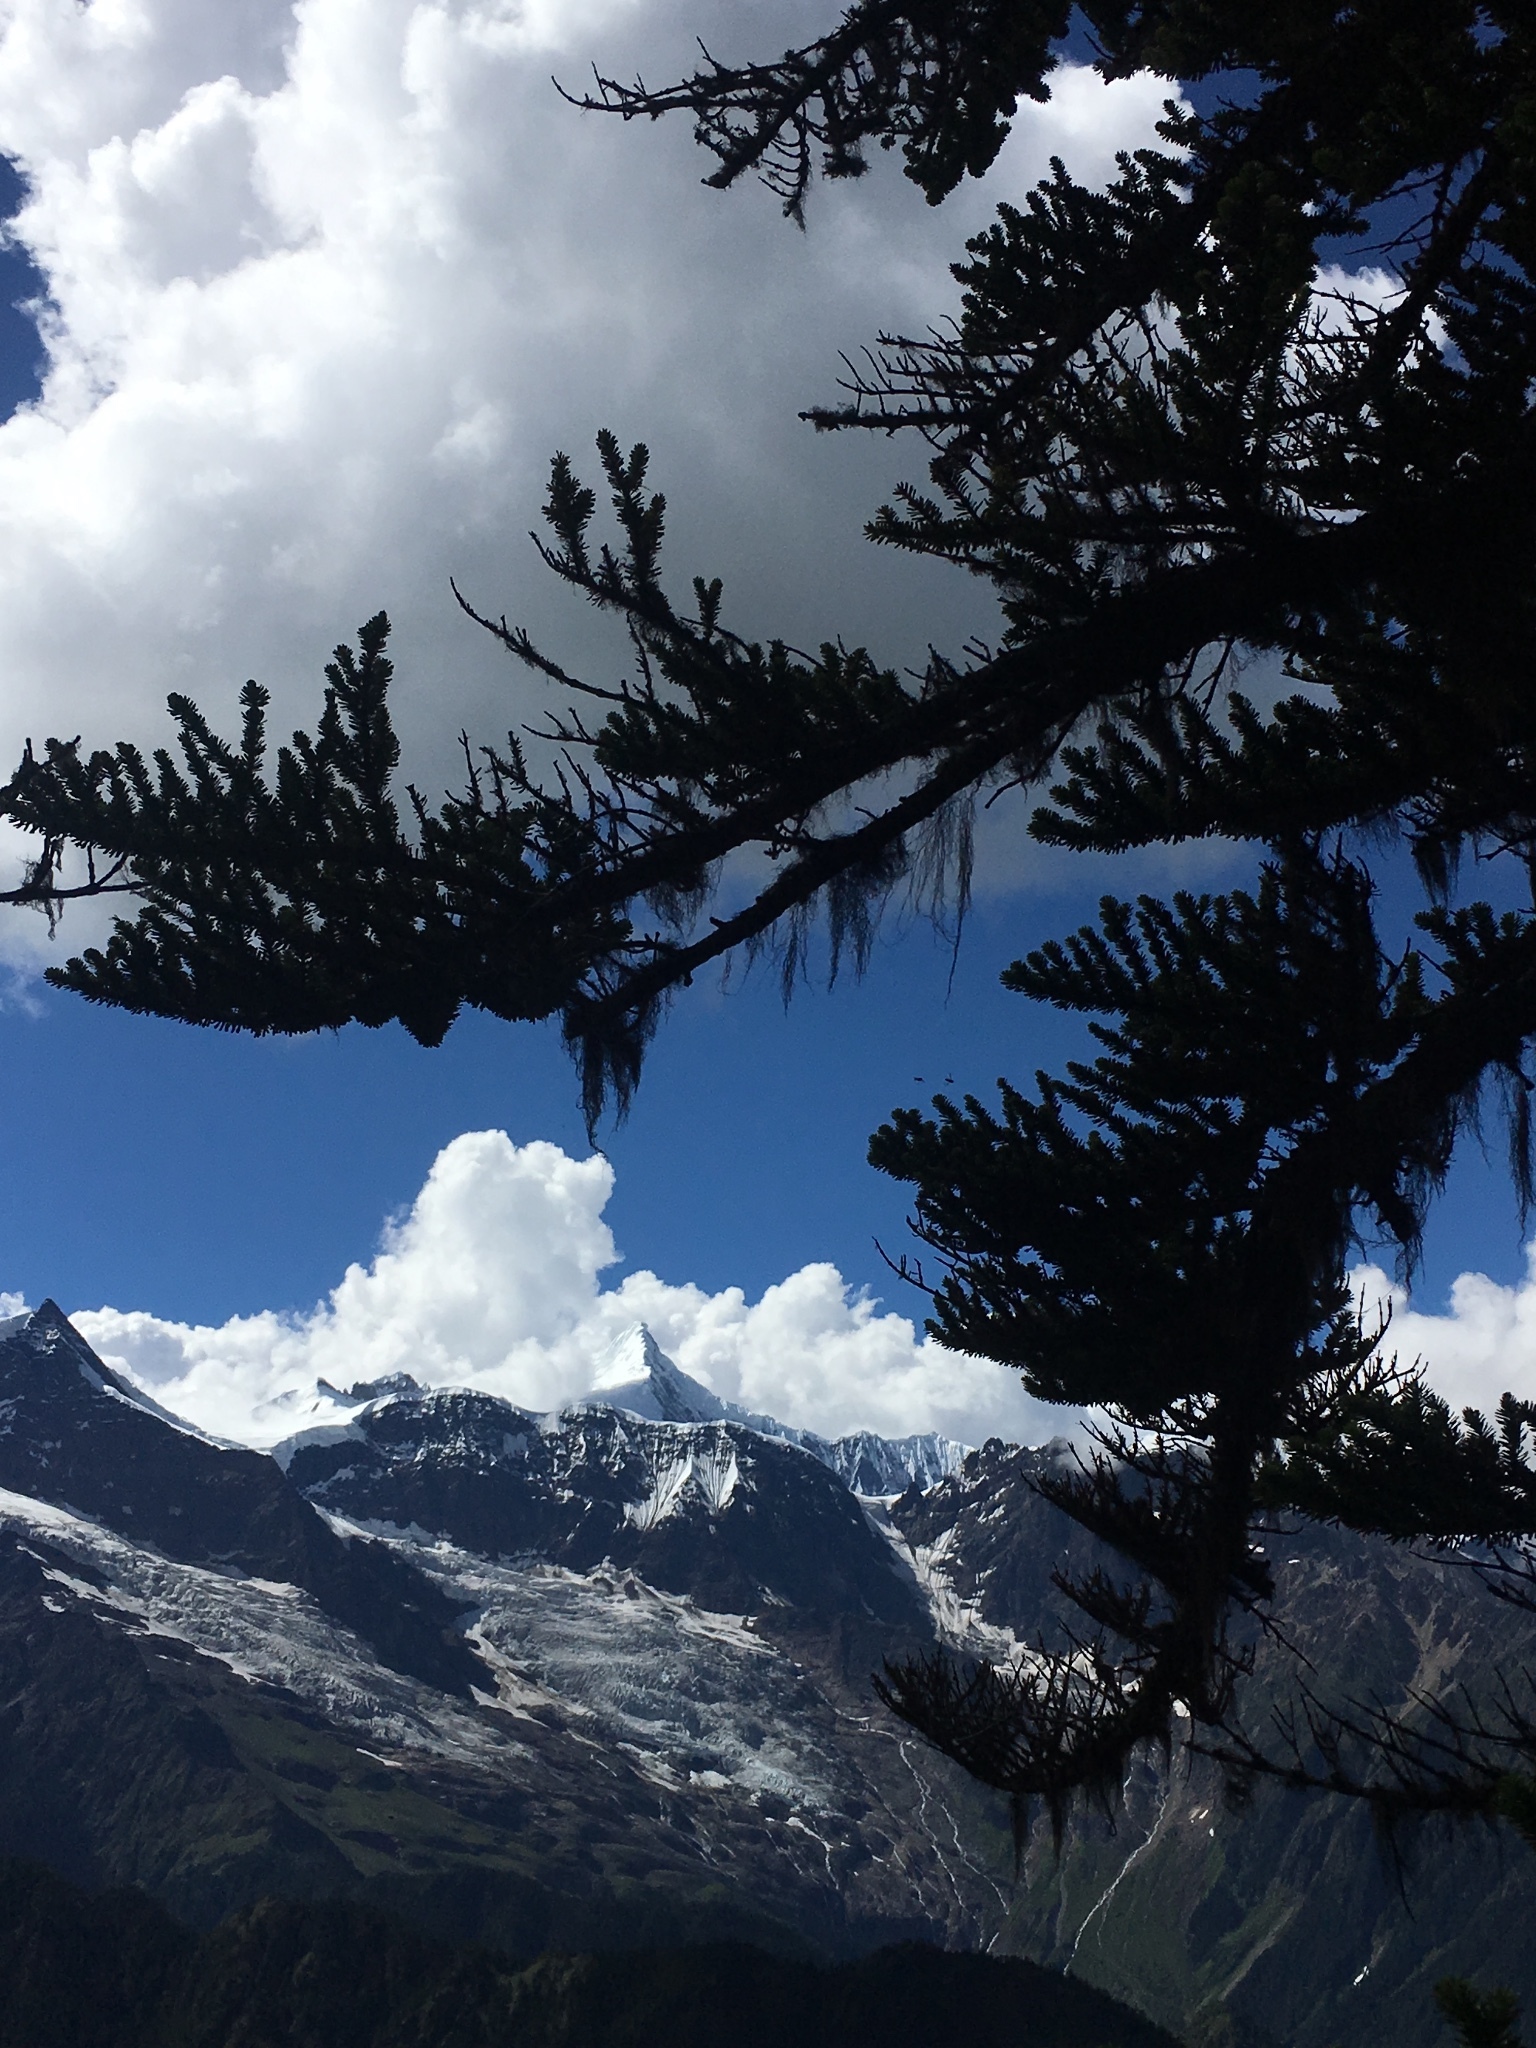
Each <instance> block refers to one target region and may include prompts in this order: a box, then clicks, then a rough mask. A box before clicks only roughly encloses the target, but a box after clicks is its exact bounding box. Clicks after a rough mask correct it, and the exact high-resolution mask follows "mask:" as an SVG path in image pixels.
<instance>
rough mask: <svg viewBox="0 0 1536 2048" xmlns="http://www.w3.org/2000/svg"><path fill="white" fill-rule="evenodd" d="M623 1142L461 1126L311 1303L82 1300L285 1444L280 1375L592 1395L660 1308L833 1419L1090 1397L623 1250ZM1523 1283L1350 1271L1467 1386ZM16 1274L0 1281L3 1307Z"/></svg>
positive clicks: (942, 1417) (879, 1313)
mask: <svg viewBox="0 0 1536 2048" xmlns="http://www.w3.org/2000/svg"><path fill="white" fill-rule="evenodd" d="M613 1187H614V1172H613V1168H612V1166H611V1165H610V1164H609V1162H608V1161H607V1160H606V1159H604V1158H603V1157H601V1156H600V1155H596V1154H594V1155H593V1156H592V1157H591V1158H588V1159H573V1158H571V1157H570V1156H569V1155H568V1154H567V1153H565V1152H564V1151H562V1150H561V1149H560V1147H559V1146H558V1145H552V1144H549V1143H546V1142H544V1141H543V1140H536V1141H534V1142H533V1143H531V1144H527V1145H516V1144H514V1143H513V1142H512V1140H511V1139H510V1138H509V1137H508V1136H507V1134H506V1132H505V1131H494V1130H492V1131H466V1132H465V1133H464V1134H463V1135H462V1136H460V1137H457V1138H455V1139H454V1140H453V1141H452V1143H451V1144H449V1145H446V1146H445V1147H444V1148H443V1150H442V1151H441V1152H440V1153H439V1154H438V1157H437V1159H436V1160H435V1161H434V1163H433V1166H432V1169H431V1171H430V1173H429V1174H428V1175H427V1179H426V1181H425V1184H424V1185H423V1186H422V1188H421V1190H420V1192H419V1194H418V1195H417V1196H416V1199H415V1200H414V1202H412V1204H411V1205H410V1207H409V1208H408V1209H407V1210H406V1211H405V1212H404V1213H403V1214H401V1215H399V1216H397V1217H395V1218H393V1219H391V1220H390V1221H389V1222H388V1223H387V1224H386V1226H385V1228H384V1230H383V1233H382V1235H381V1239H380V1245H379V1249H378V1252H377V1254H376V1255H375V1256H374V1258H373V1259H372V1260H371V1261H370V1262H369V1263H368V1264H367V1265H362V1264H354V1265H351V1266H349V1267H348V1268H347V1270H346V1272H345V1274H344V1275H343V1276H342V1278H341V1280H340V1281H339V1282H338V1284H337V1285H336V1286H335V1287H334V1288H333V1289H332V1290H331V1292H330V1294H329V1296H328V1297H327V1298H326V1299H325V1300H324V1301H322V1302H320V1303H318V1304H317V1305H316V1306H315V1307H314V1308H313V1309H311V1310H309V1311H307V1312H301V1313H291V1312H286V1313H280V1312H277V1311H273V1310H266V1311H263V1312H262V1313H260V1314H258V1315H251V1316H236V1317H233V1318H231V1320H230V1321H228V1322H226V1323H221V1324H218V1325H216V1326H212V1325H206V1324H200V1325H193V1324H188V1323H180V1322H173V1321H169V1320H166V1319H164V1318H162V1317H158V1316H155V1315H153V1314H151V1313H149V1312H148V1311H145V1310H138V1309H119V1308H95V1309H74V1310H71V1311H70V1315H71V1320H72V1321H73V1322H74V1323H75V1324H76V1325H77V1327H78V1328H79V1329H80V1331H81V1333H82V1335H83V1336H84V1337H85V1338H86V1339H87V1341H88V1342H89V1343H90V1344H91V1345H92V1346H93V1348H94V1349H95V1350H96V1351H98V1352H99V1353H100V1354H101V1356H102V1357H104V1358H105V1359H107V1360H108V1362H109V1363H111V1364H113V1365H116V1366H118V1367H119V1368H120V1369H122V1370H124V1371H126V1372H127V1373H128V1374H129V1375H130V1376H131V1377H132V1378H133V1379H135V1380H136V1381H137V1382H138V1383H139V1384H140V1385H141V1386H143V1387H145V1388H146V1389H147V1390H148V1391H150V1392H151V1393H153V1395H154V1396H155V1398H156V1399H157V1400H158V1401H160V1402H161V1403H162V1404H163V1405H164V1406H166V1407H168V1408H170V1409H172V1410H173V1411H174V1412H175V1413H177V1414H180V1415H183V1416H185V1417H186V1418H187V1419H189V1420H190V1421H192V1422H194V1423H196V1424H197V1425H198V1426H199V1427H201V1428H203V1429H206V1430H209V1431H211V1432H212V1433H214V1434H215V1435H219V1436H224V1437H230V1438H234V1439H236V1440H238V1441H241V1442H246V1443H255V1444H269V1443H274V1442H276V1441H277V1440H278V1439H279V1438H281V1437H284V1436H287V1435H288V1434H289V1433H290V1432H291V1431H292V1430H293V1429H294V1428H295V1427H296V1426H299V1425H298V1422H297V1421H296V1419H295V1415H296V1411H295V1406H294V1404H293V1403H292V1402H291V1401H288V1400H284V1399H283V1397H284V1396H285V1395H291V1394H294V1393H300V1394H308V1393H310V1392H311V1391H312V1390H313V1388H314V1384H315V1382H316V1381H317V1380H319V1379H324V1380H327V1381H329V1382H330V1383H331V1384H332V1385H333V1386H337V1387H342V1388H346V1387H348V1386H350V1385H352V1384H353V1383H354V1382H356V1381H359V1380H363V1381H369V1380H377V1379H381V1378H383V1377H385V1376H386V1375H387V1374H390V1373H396V1372H408V1373H410V1374H412V1375H413V1376H414V1377H415V1378H416V1379H417V1380H419V1381H420V1382H421V1383H422V1384H423V1385H426V1386H473V1387H479V1388H482V1389H484V1390H485V1391H486V1392H488V1393H494V1394H499V1395H501V1396H503V1397H504V1398H505V1399H507V1400H510V1401H514V1402H517V1403H518V1404H519V1405H520V1406H523V1407H527V1408H531V1409H535V1410H540V1411H543V1410H548V1409H552V1408H556V1407H558V1406H560V1405H561V1404H563V1403H565V1402H568V1401H573V1400H576V1399H579V1398H580V1397H581V1396H582V1395H583V1394H585V1393H586V1392H587V1391H588V1389H589V1388H591V1386H592V1385H593V1382H594V1379H595V1378H596V1376H597V1373H598V1370H599V1368H600V1367H601V1364H602V1362H603V1360H604V1359H605V1357H606V1356H607V1354H608V1353H609V1351H610V1350H611V1349H612V1347H613V1346H614V1344H615V1342H616V1341H617V1340H618V1338H619V1337H620V1336H621V1335H622V1334H623V1333H624V1332H625V1331H626V1330H628V1329H629V1328H631V1327H632V1326H633V1325H634V1324H635V1323H645V1324H646V1325H648V1327H649V1328H650V1329H651V1331H652V1332H653V1333H654V1335H655V1337H656V1339H657V1341H658V1343H659V1344H660V1345H661V1348H662V1350H663V1351H665V1352H666V1353H667V1354H668V1356H670V1357H671V1358H672V1359H673V1360H675V1362H676V1363H677V1364H678V1365H680V1366H681V1367H682V1369H683V1371H684V1372H686V1373H688V1374H690V1375H691V1376H692V1377H693V1378H694V1379H697V1380H699V1381H701V1382H702V1383H703V1384H704V1385H705V1386H706V1387H708V1388H710V1389H711V1391H712V1392H714V1393H716V1394H718V1395H719V1396H720V1397H721V1398H722V1399H723V1400H727V1401H734V1402H737V1403H739V1404H740V1405H741V1406H743V1407H745V1408H747V1409H749V1410H752V1411H754V1412H757V1413H762V1414H768V1415H773V1416H776V1417H777V1418H778V1419H779V1420H780V1421H781V1422H787V1423H790V1424H793V1425H795V1426H796V1427H798V1428H802V1429H811V1430H815V1431H817V1432H818V1433H820V1434H821V1435H823V1436H828V1437H837V1436H840V1435H843V1434H846V1433H849V1432H852V1431H854V1430H858V1429H870V1430H875V1431H877V1432H879V1433H880V1434H882V1435H886V1436H905V1435H908V1434H911V1433H913V1432H916V1431H921V1430H939V1431H942V1432H943V1433H944V1434H945V1435H947V1436H951V1437H956V1438H959V1439H960V1440H961V1441H963V1442H967V1443H973V1444H979V1443H982V1442H984V1441H985V1440H986V1439H987V1438H988V1437H990V1436H1001V1437H1003V1438H1004V1439H1006V1440H1009V1441H1013V1442H1020V1443H1039V1442H1043V1441H1044V1440H1045V1439H1046V1438H1048V1437H1050V1436H1052V1435H1055V1434H1058V1433H1060V1432H1061V1431H1062V1430H1063V1429H1064V1428H1070V1426H1071V1424H1072V1421H1073V1417H1072V1416H1071V1415H1070V1414H1069V1413H1067V1412H1066V1411H1063V1410H1060V1409H1055V1408H1050V1407H1047V1406H1046V1405H1045V1404H1044V1403H1042V1402H1038V1401H1035V1400H1033V1399H1031V1398H1030V1396H1029V1395H1027V1394H1026V1393H1025V1392H1024V1391H1023V1388H1022V1386H1021V1385H1020V1383H1019V1381H1018V1378H1017V1376H1016V1375H1015V1374H1013V1373H1011V1372H1008V1371H1006V1370H1004V1369H1003V1368H1001V1367H999V1366H995V1365H992V1364H989V1363H987V1362H985V1361H983V1360H981V1359H976V1358H970V1357H965V1356H962V1355H958V1354H956V1353H954V1352H950V1351H945V1350H944V1349H942V1348H941V1347H940V1346H939V1345H937V1344H934V1343H932V1342H931V1341H930V1340H929V1339H928V1338H926V1337H924V1336H923V1335H922V1334H921V1333H920V1329H919V1327H918V1322H919V1319H920V1313H921V1304H920V1302H919V1303H917V1304H916V1306H915V1310H914V1314H913V1315H903V1314H901V1313H900V1312H899V1309H894V1308H891V1307H889V1306H886V1305H883V1304H882V1303H880V1302H879V1301H876V1300H873V1299H871V1298H869V1297H868V1296H866V1295H863V1294H859V1293H855V1292H854V1291H853V1290H851V1289H850V1288H849V1287H848V1285H847V1283H846V1282H845V1281H844V1280H843V1278H842V1275H841V1274H840V1273H839V1272H838V1270H837V1268H836V1267H835V1266H833V1265H831V1264H826V1263H819V1264H812V1265H807V1266H803V1267H801V1268H800V1270H799V1271H798V1272H795V1273H791V1274H790V1275H788V1277H787V1278H786V1279H784V1280H782V1281H780V1282H779V1283H778V1284H777V1285H776V1286H772V1287H769V1288H767V1289H766V1290H765V1291H764V1293H763V1294H762V1296H761V1297H760V1298H759V1299H758V1300H756V1301H749V1300H748V1299H747V1298H746V1296H745V1294H744V1293H743V1291H742V1290H741V1289H740V1288H737V1287H729V1288H725V1289H723V1290H722V1291H720V1292H718V1293H708V1292H706V1290H705V1289H703V1288H701V1287H698V1286H696V1285H694V1284H692V1283H690V1282H683V1283H681V1284H679V1283H676V1282H673V1281H669V1280H665V1279H662V1278H661V1277H660V1276H659V1275H657V1274H655V1273H652V1272H647V1271H640V1272H632V1273H627V1274H625V1275H624V1276H623V1277H622V1278H620V1279H618V1280H616V1281H613V1282H608V1283H605V1280H604V1275H605V1274H607V1273H608V1272H609V1271H610V1269H611V1268H613V1267H614V1266H615V1265H617V1264H620V1263H622V1253H621V1249H620V1248H619V1247H618V1246H617V1245H616V1244H615V1241H614V1237H613V1233H612V1231H611V1230H610V1228H609V1226H608V1224H607V1223H606V1222H605V1221H604V1218H603V1211H604V1209H605V1207H606V1205H607V1203H608V1200H609V1197H610V1196H611V1194H612V1192H613ZM1527 1257H1528V1260H1529V1264H1530V1271H1529V1276H1528V1277H1527V1279H1526V1280H1525V1281H1524V1282H1522V1283H1521V1284H1520V1285H1519V1286H1514V1287H1504V1286H1500V1285H1499V1284H1498V1283H1497V1282H1495V1281H1493V1280H1490V1279H1489V1278H1488V1277H1487V1276H1486V1275H1484V1274H1481V1273H1464V1274H1462V1276H1461V1277H1460V1278H1459V1279H1458V1280H1457V1281H1456V1283H1455V1286H1454V1287H1453V1288H1452V1290H1451V1298H1450V1303H1449V1307H1448V1310H1447V1311H1446V1312H1445V1313H1444V1314H1439V1315H1436V1314H1432V1313H1429V1312H1427V1311H1425V1310H1423V1309H1418V1308H1415V1307H1414V1306H1413V1305H1412V1303H1411V1302H1410V1300H1409V1298H1408V1296H1407V1295H1406V1293H1405V1292H1404V1291H1403V1289H1402V1288H1401V1287H1400V1286H1398V1285H1397V1284H1396V1283H1395V1282H1393V1281H1391V1280H1390V1279H1389V1278H1388V1276H1387V1275H1386V1274H1385V1273H1384V1272H1382V1271H1381V1270H1380V1269H1379V1268H1377V1267H1374V1266H1363V1267H1360V1268H1358V1269H1357V1270H1356V1271H1355V1273H1354V1274H1353V1275H1352V1282H1353V1285H1354V1286H1355V1288H1356V1290H1357V1292H1358V1294H1359V1296H1360V1299H1361V1300H1362V1302H1363V1303H1364V1305H1365V1307H1366V1310H1367V1313H1375V1311H1376V1308H1377V1304H1378V1303H1380V1304H1382V1305H1384V1306H1385V1305H1390V1307H1391V1310H1392V1322H1391V1331H1390V1336H1389V1338H1388V1345H1389V1347H1390V1348H1392V1349H1395V1350H1396V1351H1397V1353H1398V1355H1399V1356H1400V1357H1401V1358H1402V1359H1403V1361H1404V1362H1405V1363H1406V1362H1408V1361H1409V1360H1411V1359H1422V1360H1423V1361H1424V1363H1425V1364H1426V1366H1427V1368H1428V1372H1429V1377H1430V1380H1431V1382H1432V1383H1433V1385H1435V1386H1436V1387H1437V1388H1438V1389H1439V1390H1440V1391H1441V1392H1442V1393H1444V1394H1445V1395H1446V1397H1447V1398H1448V1399H1449V1400H1450V1401H1451V1402H1452V1403H1453V1405H1455V1406H1456V1407H1461V1406H1463V1405H1467V1404H1471V1405H1475V1406H1479V1407H1482V1408H1484V1409H1488V1408H1491V1407H1492V1406H1493V1405H1494V1404H1495V1403H1496V1402H1497V1400H1498V1398H1499V1395H1500V1394H1501V1393H1503V1392H1504V1391H1505V1390H1506V1389H1510V1390H1512V1391H1514V1392H1515V1393H1517V1394H1521V1395H1523V1396H1525V1397H1526V1398H1532V1397H1536V1244H1533V1245H1532V1246H1531V1248H1530V1250H1529V1252H1528V1254H1527ZM21 1306H22V1302H21V1297H20V1296H19V1295H5V1294H0V1313H6V1314H8V1313H15V1312H16V1311H17V1310H19V1309H20V1308H21Z"/></svg>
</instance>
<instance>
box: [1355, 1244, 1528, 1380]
mask: <svg viewBox="0 0 1536 2048" xmlns="http://www.w3.org/2000/svg"><path fill="white" fill-rule="evenodd" d="M1525 1258H1526V1277H1525V1278H1524V1279H1523V1280H1522V1281H1520V1282H1518V1283H1517V1284H1515V1285H1514V1286H1503V1285H1501V1284H1500V1282H1498V1281H1497V1280H1491V1279H1490V1278H1489V1277H1488V1275H1487V1274H1486V1273H1462V1274H1460V1275H1459V1276H1458V1278H1457V1279H1456V1280H1455V1281H1454V1282H1453V1283H1452V1286H1451V1292H1450V1300H1449V1304H1448V1306H1447V1308H1446V1311H1445V1312H1444V1313H1443V1314H1440V1315H1434V1314H1431V1313H1430V1312H1428V1311H1426V1310H1424V1309H1421V1308H1415V1307H1414V1305H1413V1302H1412V1300H1411V1299H1410V1297H1409V1295H1408V1292H1407V1290H1406V1289H1405V1288H1404V1287H1402V1286H1401V1285H1400V1284H1399V1283H1398V1282H1397V1281H1395V1280H1393V1279H1392V1278H1390V1276H1389V1275H1388V1274H1386V1273H1385V1272H1383V1270H1382V1269H1381V1267H1379V1266H1360V1267H1358V1268H1357V1269H1356V1270H1355V1272H1353V1273H1352V1274H1351V1275H1350V1282H1351V1285H1352V1286H1353V1288H1354V1289H1355V1292H1356V1295H1357V1297H1358V1299H1359V1300H1360V1302H1361V1304H1362V1306H1363V1307H1364V1309H1365V1312H1366V1315H1367V1316H1375V1315H1377V1314H1380V1313H1382V1312H1383V1311H1386V1312H1389V1313H1390V1317H1391V1320H1390V1323H1389V1325H1388V1329H1387V1333H1386V1336H1385V1338H1384V1339H1383V1342H1382V1347H1381V1348H1382V1350H1383V1351H1385V1352H1387V1353H1388V1354H1390V1353H1392V1352H1395V1353H1396V1354H1397V1356H1398V1358H1399V1360H1400V1361H1401V1362H1402V1363H1403V1364H1404V1365H1410V1364H1413V1363H1414V1362H1415V1361H1422V1363H1423V1365H1424V1367H1425V1370H1426V1373H1427V1376H1428V1378H1429V1381H1430V1384H1431V1385H1432V1386H1433V1387H1434V1388H1435V1389H1436V1390H1437V1391H1438V1392H1439V1393H1441V1394H1443V1395H1444V1396H1445V1398H1446V1400H1447V1401H1449V1402H1450V1404H1451V1406H1452V1407H1453V1408H1457V1409H1460V1408H1464V1407H1470V1408H1480V1409H1482V1410H1483V1412H1484V1413H1485V1414H1486V1413H1488V1412H1490V1411H1491V1410H1492V1409H1493V1408H1494V1407H1495V1406H1496V1405H1497V1403H1498V1399H1499V1396H1500V1395H1501V1394H1504V1393H1512V1394H1517V1395H1519V1396H1520V1398H1521V1399H1522V1400H1526V1401H1530V1400H1536V1242H1533V1243H1531V1244H1529V1245H1527V1246H1526V1251H1525Z"/></svg>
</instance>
